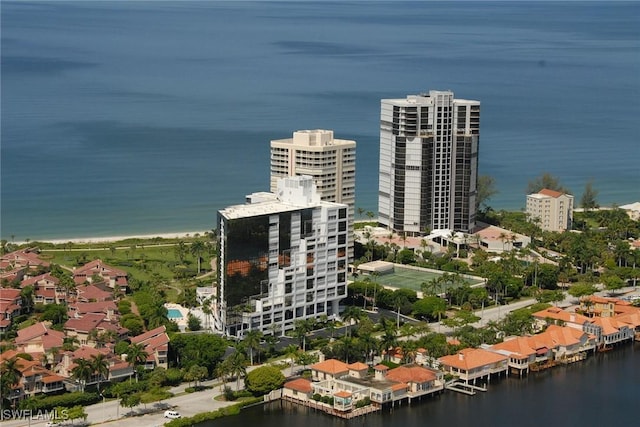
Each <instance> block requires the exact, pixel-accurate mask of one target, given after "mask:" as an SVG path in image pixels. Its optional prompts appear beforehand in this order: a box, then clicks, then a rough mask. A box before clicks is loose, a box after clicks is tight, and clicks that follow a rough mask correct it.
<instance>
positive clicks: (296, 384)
mask: <svg viewBox="0 0 640 427" xmlns="http://www.w3.org/2000/svg"><path fill="white" fill-rule="evenodd" d="M284 388H288V389H290V390H296V391H299V392H302V393H311V390H312V388H311V381H309V380H306V379H304V378H298V379H296V380H292V381H289V382H287V383H285V384H284Z"/></svg>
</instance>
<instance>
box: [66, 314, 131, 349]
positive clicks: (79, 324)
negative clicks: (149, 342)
mask: <svg viewBox="0 0 640 427" xmlns="http://www.w3.org/2000/svg"><path fill="white" fill-rule="evenodd" d="M64 331H65V333H66V334H67V336H68V337H76V339H77V340H78V342H79V343H80V344H81V345H92V346H96V345H97V343H96V340H95V338H94V336H95V334H96V333H104V332H105V331H112V334H113V335H114V336H115V337H116V338H117V339H120V340H122V339H126V338H127V336H128V332H129V331H128V330H127V329H126V328H123V327H121V326H119V325H118V324H117V323H116V322H113V321H109V320H108V319H107V315H106V314H102V313H89V314H85V315H83V316H82V317H80V318H70V319H69V320H67V321H66V322H65V324H64ZM92 331H96V332H92Z"/></svg>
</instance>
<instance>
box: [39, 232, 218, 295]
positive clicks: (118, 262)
mask: <svg viewBox="0 0 640 427" xmlns="http://www.w3.org/2000/svg"><path fill="white" fill-rule="evenodd" d="M193 240H194V239H191V241H193ZM133 241H135V243H132V239H129V240H124V241H120V242H113V243H102V244H95V243H92V244H84V245H83V244H74V245H73V247H67V246H66V244H65V245H57V246H53V247H51V245H50V247H48V248H41V253H40V257H41V258H42V259H44V260H47V261H49V262H51V263H54V264H58V265H61V266H63V267H67V268H69V269H73V268H77V267H79V266H82V265H84V264H86V263H88V262H90V261H93V260H95V259H101V260H102V261H104V263H105V264H108V265H110V266H112V267H114V268H119V269H121V270H124V271H126V272H127V273H129V277H130V278H135V279H137V280H140V281H149V282H152V283H156V284H157V285H158V286H159V287H161V288H162V289H163V290H164V291H165V292H166V295H167V300H168V301H171V302H175V301H176V300H177V298H178V295H179V294H180V293H181V292H182V290H183V289H185V288H187V287H196V286H197V282H196V280H195V278H194V276H195V275H196V273H197V269H198V262H197V259H196V258H195V257H194V256H193V255H191V253H190V252H189V243H190V242H189V240H186V239H185V240H183V241H184V242H185V255H184V257H183V260H182V261H180V259H179V257H178V254H177V253H176V247H177V244H178V240H177V239H160V240H159V241H156V242H154V243H153V244H145V243H144V242H142V243H141V241H140V240H139V239H133ZM210 270H211V255H210V254H209V253H203V254H202V259H201V263H200V275H202V274H204V273H206V272H208V271H210ZM212 280H215V278H214V277H213V276H209V277H207V278H205V279H203V283H207V284H211V281H212Z"/></svg>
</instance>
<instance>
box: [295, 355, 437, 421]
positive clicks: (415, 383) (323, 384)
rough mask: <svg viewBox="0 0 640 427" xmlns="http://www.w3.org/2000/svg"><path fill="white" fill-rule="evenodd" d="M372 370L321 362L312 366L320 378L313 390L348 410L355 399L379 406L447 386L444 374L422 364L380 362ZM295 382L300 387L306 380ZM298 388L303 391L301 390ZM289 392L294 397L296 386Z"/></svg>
mask: <svg viewBox="0 0 640 427" xmlns="http://www.w3.org/2000/svg"><path fill="white" fill-rule="evenodd" d="M368 370H369V368H368V366H367V365H365V364H363V363H353V364H351V365H347V364H345V363H343V362H341V361H339V360H335V359H330V360H326V361H324V362H320V363H318V364H316V365H313V366H312V377H313V378H314V379H316V381H315V382H313V383H311V388H312V392H313V394H316V393H317V394H319V395H321V396H331V397H333V399H334V405H333V409H335V410H337V411H341V412H344V411H349V410H351V409H353V407H354V404H355V402H357V401H359V400H362V399H365V398H369V399H370V400H371V401H372V402H373V403H374V404H376V405H383V404H386V403H393V402H396V401H399V400H403V399H408V400H411V399H415V398H419V397H421V396H424V395H428V394H431V393H435V392H437V391H441V390H443V389H444V379H443V374H442V373H440V372H436V371H433V370H431V369H427V368H425V367H422V366H418V365H407V366H401V367H398V368H394V369H389V368H387V367H386V366H384V365H377V366H375V367H374V375H373V376H371V375H369V374H368ZM314 373H315V374H314ZM295 384H296V385H298V386H299V385H300V384H302V383H301V382H298V383H295ZM303 385H304V384H303ZM305 387H306V386H305ZM304 390H306V388H304ZM297 391H298V393H300V392H301V391H302V392H303V390H301V389H298V390H297ZM288 393H289V394H290V395H291V397H293V394H294V393H293V388H291V390H290V391H289V392H288Z"/></svg>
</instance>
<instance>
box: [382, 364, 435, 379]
mask: <svg viewBox="0 0 640 427" xmlns="http://www.w3.org/2000/svg"><path fill="white" fill-rule="evenodd" d="M386 378H387V379H388V380H391V381H397V382H401V383H426V382H430V381H435V380H436V378H437V377H436V374H435V373H434V372H433V371H431V370H430V369H427V368H423V367H422V366H398V367H397V368H393V369H391V370H390V371H389V372H387V376H386Z"/></svg>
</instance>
